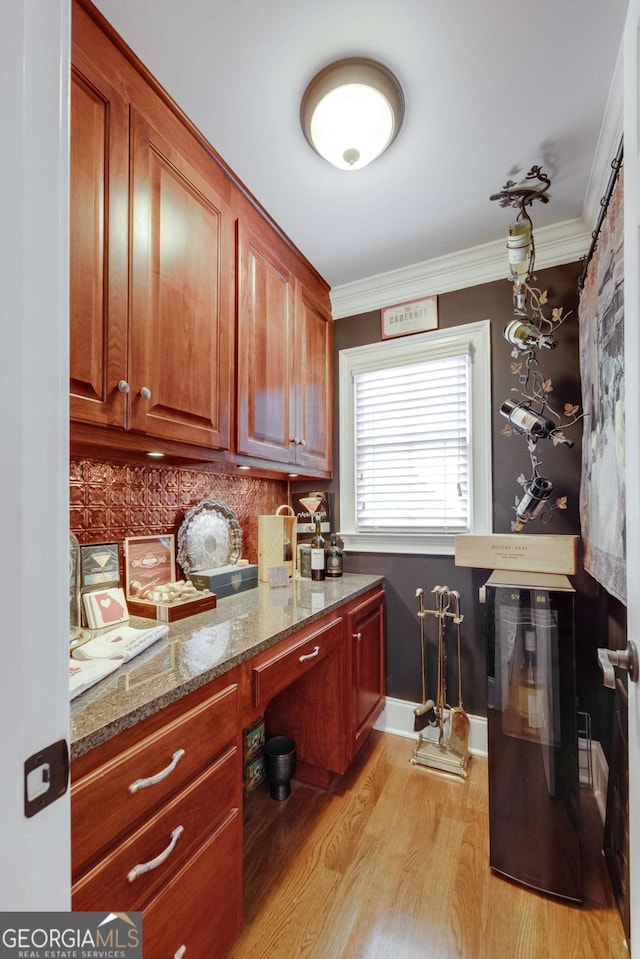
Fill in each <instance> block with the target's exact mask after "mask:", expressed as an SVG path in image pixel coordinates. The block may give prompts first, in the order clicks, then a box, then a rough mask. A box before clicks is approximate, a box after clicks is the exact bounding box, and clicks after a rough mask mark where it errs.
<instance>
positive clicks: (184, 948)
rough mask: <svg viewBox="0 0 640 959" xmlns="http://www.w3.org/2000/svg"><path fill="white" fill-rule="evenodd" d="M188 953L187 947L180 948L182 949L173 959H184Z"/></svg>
mask: <svg viewBox="0 0 640 959" xmlns="http://www.w3.org/2000/svg"><path fill="white" fill-rule="evenodd" d="M186 951H187V947H186V946H180V948H179V949H178V951H177V952H176V953H175V954H174V957H173V959H182V957H183V956H184V954H185V952H186Z"/></svg>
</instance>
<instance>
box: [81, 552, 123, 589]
mask: <svg viewBox="0 0 640 959" xmlns="http://www.w3.org/2000/svg"><path fill="white" fill-rule="evenodd" d="M80 584H81V587H82V589H83V590H84V589H96V588H97V587H99V586H104V587H114V586H119V585H120V560H119V555H118V544H117V543H90V544H88V545H87V546H81V547H80Z"/></svg>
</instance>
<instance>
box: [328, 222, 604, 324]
mask: <svg viewBox="0 0 640 959" xmlns="http://www.w3.org/2000/svg"><path fill="white" fill-rule="evenodd" d="M590 243H591V232H590V230H589V228H588V225H587V224H586V223H585V221H584V219H583V218H582V217H579V218H576V219H573V220H565V221H564V222H563V223H556V224H554V225H552V226H546V227H540V229H538V230H536V269H538V270H542V269H545V268H547V267H550V266H558V265H559V264H561V263H574V262H575V261H577V260H579V259H580V258H581V257H583V256H584V255H585V253H586V252H587V250H588V249H589V244H590ZM506 263H507V261H506V257H505V241H504V238H500V239H499V240H492V241H491V243H483V244H481V245H480V246H474V247H470V248H469V249H466V250H460V251H459V252H458V253H451V254H448V255H447V256H439V257H435V258H434V259H432V260H425V261H424V262H422V263H415V264H413V265H412V266H406V267H401V268H400V269H398V270H390V271H389V272H387V273H379V274H378V275H377V276H370V277H366V278H365V279H363V280H356V281H355V282H353V283H345V284H343V285H342V286H336V287H334V288H333V289H332V291H331V305H332V312H333V318H334V320H336V319H340V318H341V317H345V316H356V315H357V314H359V313H368V312H369V311H370V310H379V309H381V308H382V307H385V306H391V305H393V304H394V303H402V302H404V301H406V300H412V299H416V298H418V297H424V296H431V295H432V294H434V293H436V294H437V293H450V292H452V291H453V290H462V289H465V288H466V287H469V286H479V285H480V284H481V283H490V282H492V281H493V280H504V279H507V272H508V271H507V267H506Z"/></svg>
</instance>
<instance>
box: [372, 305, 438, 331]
mask: <svg viewBox="0 0 640 959" xmlns="http://www.w3.org/2000/svg"><path fill="white" fill-rule="evenodd" d="M380 320H381V324H382V331H381V336H382V339H383V340H390V339H392V338H393V337H395V336H407V335H408V334H409V333H424V332H425V331H426V330H437V329H438V297H437V296H427V297H425V298H424V299H422V300H409V301H407V302H406V303H396V304H395V306H385V307H384V308H383V309H382V310H381V311H380Z"/></svg>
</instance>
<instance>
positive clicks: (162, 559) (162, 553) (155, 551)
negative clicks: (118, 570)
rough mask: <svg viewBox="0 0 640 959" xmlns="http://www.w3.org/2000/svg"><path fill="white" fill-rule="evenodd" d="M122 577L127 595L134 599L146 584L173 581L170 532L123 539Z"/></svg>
mask: <svg viewBox="0 0 640 959" xmlns="http://www.w3.org/2000/svg"><path fill="white" fill-rule="evenodd" d="M124 578H125V591H126V597H127V599H136V598H137V597H138V595H139V593H140V591H141V590H142V589H144V588H145V587H146V586H162V585H163V584H164V583H175V581H176V545H175V536H174V535H173V533H170V534H167V535H166V536H131V537H129V538H128V539H125V541H124Z"/></svg>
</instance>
